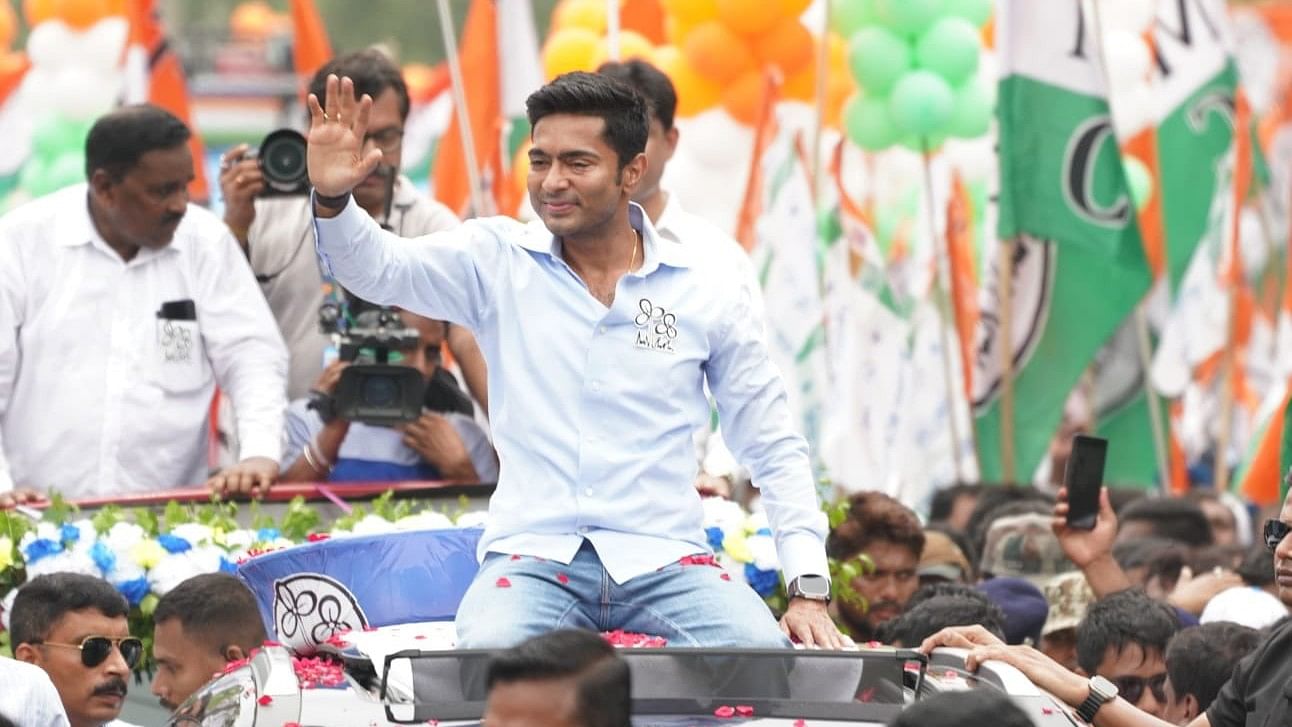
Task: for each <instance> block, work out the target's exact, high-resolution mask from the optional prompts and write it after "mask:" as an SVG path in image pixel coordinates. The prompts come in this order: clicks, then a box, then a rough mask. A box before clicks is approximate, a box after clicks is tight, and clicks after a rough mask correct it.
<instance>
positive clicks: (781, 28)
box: [754, 22, 816, 76]
mask: <svg viewBox="0 0 1292 727" xmlns="http://www.w3.org/2000/svg"><path fill="white" fill-rule="evenodd" d="M815 47H816V44H815V42H813V40H812V33H810V32H808V29H807V28H805V27H803V24H802V23H790V22H785V23H781V24H779V25H777V26H776V27H775V28H772V30H771V31H770V32H768V33H767V34H765V35H763V36H760V37H759V38H758V39H757V40H756V41H754V57H755V58H757V59H758V60H759V62H761V63H763V64H766V65H770V66H776V67H777V68H779V69H780V70H781V73H783V74H785V75H786V76H789V75H791V74H793V73H795V72H797V71H800V70H802V69H803V68H805V67H807V66H810V65H812V60H813V57H812V54H813V52H814V49H815Z"/></svg>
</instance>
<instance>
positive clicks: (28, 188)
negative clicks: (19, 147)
mask: <svg viewBox="0 0 1292 727" xmlns="http://www.w3.org/2000/svg"><path fill="white" fill-rule="evenodd" d="M48 170H49V162H48V161H46V160H45V159H43V158H41V157H37V156H33V157H32V158H30V159H28V160H27V163H26V164H24V165H23V166H22V173H21V174H20V175H19V176H18V188H19V189H21V190H22V191H24V192H26V193H27V194H30V195H31V196H33V197H43V196H45V195H47V194H49V193H50V192H52V191H54V190H53V189H52V188H50V186H49V184H48V183H47V182H46V181H45V180H46V177H48V176H49V171H48Z"/></svg>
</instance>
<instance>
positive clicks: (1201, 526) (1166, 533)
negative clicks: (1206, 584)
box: [1118, 497, 1214, 547]
mask: <svg viewBox="0 0 1292 727" xmlns="http://www.w3.org/2000/svg"><path fill="white" fill-rule="evenodd" d="M1118 519H1119V520H1120V521H1121V523H1122V525H1125V524H1126V523H1130V522H1135V521H1137V520H1138V521H1141V522H1146V523H1148V524H1149V525H1150V526H1152V528H1153V534H1154V535H1156V536H1158V537H1161V538H1169V539H1171V540H1174V541H1176V542H1180V543H1184V544H1185V545H1190V546H1193V547H1199V546H1204V545H1211V544H1212V542H1214V541H1213V540H1212V536H1211V523H1209V522H1207V515H1206V514H1205V513H1204V512H1203V511H1202V508H1201V507H1200V506H1199V505H1198V503H1196V502H1189V501H1188V500H1181V499H1179V498H1174V497H1145V498H1143V499H1141V500H1136V501H1135V502H1132V503H1131V504H1129V505H1127V506H1126V509H1125V510H1123V511H1122V512H1121V514H1120V515H1118Z"/></svg>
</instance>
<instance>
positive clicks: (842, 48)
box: [826, 33, 850, 73]
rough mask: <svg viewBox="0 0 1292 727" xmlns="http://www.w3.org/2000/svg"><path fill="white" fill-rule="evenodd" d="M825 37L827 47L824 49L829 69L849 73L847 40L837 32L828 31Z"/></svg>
mask: <svg viewBox="0 0 1292 727" xmlns="http://www.w3.org/2000/svg"><path fill="white" fill-rule="evenodd" d="M826 38H827V40H826V42H827V43H829V47H828V48H827V49H826V57H827V58H828V59H829V63H830V71H831V72H834V71H835V70H839V71H842V72H844V73H849V72H850V71H849V70H848V41H846V40H844V39H843V37H842V36H840V35H839V34H838V33H830V34H829V35H828V36H826Z"/></svg>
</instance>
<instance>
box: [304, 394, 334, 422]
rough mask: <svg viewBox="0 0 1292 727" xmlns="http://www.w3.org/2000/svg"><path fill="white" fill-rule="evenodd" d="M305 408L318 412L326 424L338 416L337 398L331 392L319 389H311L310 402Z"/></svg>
mask: <svg viewBox="0 0 1292 727" xmlns="http://www.w3.org/2000/svg"><path fill="white" fill-rule="evenodd" d="M305 408H306V409H313V410H314V411H316V412H318V414H319V419H322V420H323V423H324V424H331V423H332V421H333V420H335V419H336V417H337V412H336V399H334V398H333V397H332V395H331V394H329V393H327V392H325V391H319V390H318V389H310V392H309V403H307V404H306V405H305Z"/></svg>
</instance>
